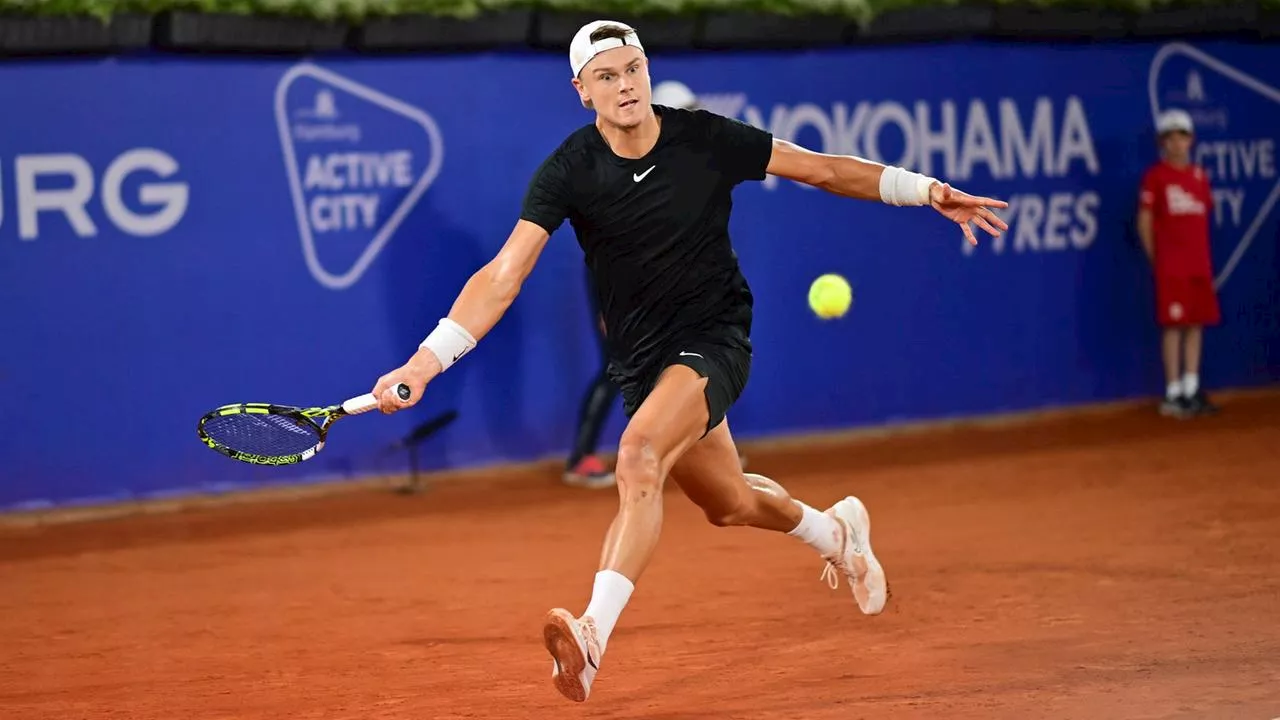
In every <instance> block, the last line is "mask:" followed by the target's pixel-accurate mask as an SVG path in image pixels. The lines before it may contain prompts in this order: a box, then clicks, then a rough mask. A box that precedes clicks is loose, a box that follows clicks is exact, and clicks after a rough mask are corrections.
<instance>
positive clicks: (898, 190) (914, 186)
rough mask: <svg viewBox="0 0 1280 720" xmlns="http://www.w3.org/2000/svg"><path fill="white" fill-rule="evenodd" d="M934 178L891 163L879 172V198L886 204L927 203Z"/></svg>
mask: <svg viewBox="0 0 1280 720" xmlns="http://www.w3.org/2000/svg"><path fill="white" fill-rule="evenodd" d="M935 182H937V180H935V179H934V178H931V177H929V176H928V175H921V174H920V173H913V172H911V171H909V170H904V169H903V168H900V167H895V166H893V165H889V166H886V167H885V169H884V172H882V173H880V199H881V200H882V201H884V202H885V203H886V204H888V205H928V204H929V188H930V187H932V186H933V184H934V183H935Z"/></svg>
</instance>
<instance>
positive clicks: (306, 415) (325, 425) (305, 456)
mask: <svg viewBox="0 0 1280 720" xmlns="http://www.w3.org/2000/svg"><path fill="white" fill-rule="evenodd" d="M394 389H395V391H396V394H397V395H399V396H400V399H401V400H408V399H409V396H410V391H409V386H408V385H406V384H404V383H400V384H398V385H396V386H395V388H394ZM377 407H378V398H377V396H376V395H374V394H373V393H365V394H364V395H358V396H356V397H353V398H351V399H349V400H347V401H346V402H343V403H342V404H340V405H329V406H327V407H308V408H302V407H295V406H292V405H280V404H276V403H232V404H230V405H222V406H220V407H216V408H214V409H212V410H210V411H209V412H207V413H205V414H204V415H203V416H201V418H200V422H199V423H198V424H197V426H196V434H197V435H198V436H199V438H200V441H201V442H203V443H204V444H205V445H207V446H208V447H209V448H211V449H213V450H216V451H217V452H219V453H222V454H223V455H225V456H227V457H229V458H231V459H232V460H239V461H240V462H244V463H249V464H251V465H293V464H296V463H300V462H305V461H307V460H310V459H311V458H313V457H315V455H316V453H318V452H320V451H321V450H323V449H324V444H325V443H326V442H327V441H328V436H329V428H330V427H332V426H333V424H334V423H335V422H337V421H338V420H339V419H341V418H344V417H347V416H349V415H359V414H361V413H366V412H369V411H370V410H374V409H376V408H377ZM241 413H243V414H248V415H284V416H286V417H289V418H291V419H293V420H294V421H295V422H298V423H310V424H311V426H312V427H314V428H315V429H316V431H317V434H318V436H319V440H318V441H317V442H316V444H315V445H313V446H311V447H310V448H308V449H306V450H303V451H302V452H300V453H293V454H291V455H278V456H271V455H259V454H257V453H250V452H244V451H241V450H236V449H234V448H230V447H227V446H226V445H223V444H222V443H220V442H218V441H217V440H214V439H213V438H211V437H209V434H208V433H207V432H205V429H204V426H205V423H206V422H208V421H209V420H211V419H214V418H219V417H225V416H227V415H236V414H241Z"/></svg>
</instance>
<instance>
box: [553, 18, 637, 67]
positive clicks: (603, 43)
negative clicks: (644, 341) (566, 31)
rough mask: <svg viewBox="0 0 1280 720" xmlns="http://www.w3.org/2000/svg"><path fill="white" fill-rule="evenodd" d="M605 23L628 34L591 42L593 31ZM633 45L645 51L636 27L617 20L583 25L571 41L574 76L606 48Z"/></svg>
mask: <svg viewBox="0 0 1280 720" xmlns="http://www.w3.org/2000/svg"><path fill="white" fill-rule="evenodd" d="M605 25H617V26H618V27H620V28H622V29H624V30H626V31H627V34H626V36H624V37H621V38H605V39H603V40H598V41H596V42H591V33H593V32H595V31H596V30H599V29H600V28H601V27H604V26H605ZM626 45H632V46H634V47H636V48H639V50H640V52H644V46H643V45H641V44H640V36H639V35H637V34H636V31H635V28H633V27H631V26H630V25H628V24H626V23H622V22H617V21H616V20H596V21H594V22H589V23H587V24H586V25H583V26H582V28H581V29H579V30H578V32H577V34H576V35H574V36H573V42H571V43H569V66H570V67H572V68H573V76H574V77H578V75H579V74H580V73H581V72H582V68H584V67H586V66H587V63H589V62H591V58H593V57H595V56H597V55H599V54H600V53H602V52H604V51H605V50H612V49H614V48H619V47H623V46H626Z"/></svg>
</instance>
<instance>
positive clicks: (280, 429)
mask: <svg viewBox="0 0 1280 720" xmlns="http://www.w3.org/2000/svg"><path fill="white" fill-rule="evenodd" d="M204 431H205V433H206V434H207V435H208V436H209V437H210V438H211V439H212V440H213V441H214V442H216V443H218V444H219V445H222V446H223V447H227V448H230V449H232V450H235V451H237V452H242V453H251V454H254V455H262V456H265V457H284V456H286V455H297V454H298V453H301V452H304V451H306V450H309V449H311V448H313V447H315V445H316V444H317V443H319V442H320V430H319V428H317V427H316V426H315V425H313V424H312V423H310V422H308V421H306V420H303V419H300V418H294V417H290V416H288V415H275V414H270V415H258V414H248V413H236V414H234V415H221V416H218V417H212V418H209V420H207V421H206V422H205V425H204Z"/></svg>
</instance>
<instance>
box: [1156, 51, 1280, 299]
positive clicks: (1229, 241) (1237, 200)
mask: <svg viewBox="0 0 1280 720" xmlns="http://www.w3.org/2000/svg"><path fill="white" fill-rule="evenodd" d="M1147 91H1148V96H1149V100H1150V102H1151V114H1152V118H1153V122H1154V118H1155V117H1157V116H1159V114H1160V113H1161V112H1162V111H1164V110H1168V109H1170V108H1178V109H1182V110H1185V111H1187V113H1188V114H1190V115H1191V119H1192V121H1193V122H1194V124H1195V131H1196V145H1195V149H1194V150H1193V151H1192V153H1193V158H1194V160H1195V161H1196V162H1197V163H1198V164H1200V165H1201V166H1203V167H1204V168H1205V170H1206V171H1207V172H1208V174H1209V184H1210V186H1211V187H1212V188H1213V209H1212V211H1211V213H1212V217H1211V223H1212V224H1211V227H1212V228H1213V231H1212V241H1213V266H1214V269H1215V271H1216V272H1217V274H1218V275H1217V277H1216V278H1215V279H1214V284H1215V285H1217V286H1218V287H1219V288H1221V287H1222V286H1223V285H1224V284H1225V283H1226V282H1227V280H1228V279H1230V278H1231V273H1232V272H1234V271H1235V270H1236V268H1237V266H1238V265H1239V264H1240V262H1241V260H1242V259H1243V258H1244V257H1245V256H1246V254H1247V253H1248V251H1249V247H1250V245H1252V244H1254V243H1256V242H1258V239H1259V236H1262V237H1268V236H1270V235H1274V232H1275V223H1274V220H1275V216H1276V214H1277V213H1276V209H1275V206H1276V201H1277V200H1280V173H1278V172H1277V171H1278V170H1280V168H1277V157H1276V155H1277V148H1276V128H1278V127H1280V90H1278V89H1276V88H1275V87H1272V86H1270V85H1267V84H1266V83H1263V82H1262V81H1260V80H1258V79H1257V78H1255V77H1253V76H1251V75H1249V74H1247V73H1245V72H1244V71H1242V70H1239V69H1237V68H1235V67H1232V66H1231V65H1228V64H1226V63H1225V62H1222V61H1221V60H1219V59H1217V58H1215V57H1213V56H1211V55H1209V54H1207V53H1205V52H1203V51H1201V50H1199V49H1197V48H1194V47H1192V46H1190V45H1187V44H1185V43H1170V44H1168V45H1165V46H1163V47H1161V48H1160V50H1159V51H1157V52H1156V55H1155V57H1154V58H1153V59H1152V61H1151V71H1150V75H1149V77H1148V88H1147ZM1269 233H1270V235H1269Z"/></svg>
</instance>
